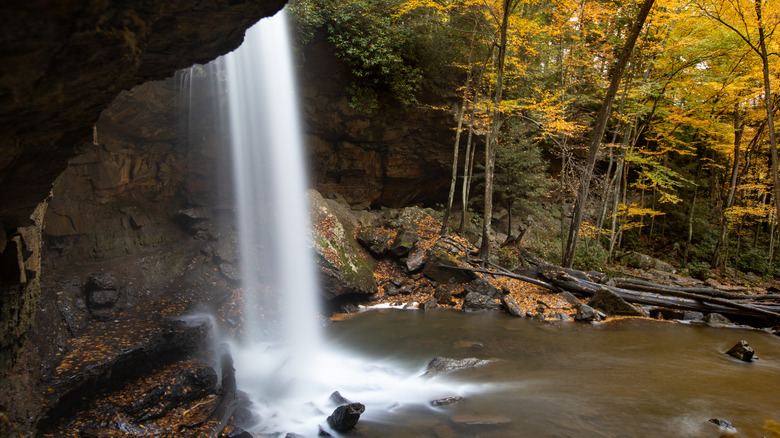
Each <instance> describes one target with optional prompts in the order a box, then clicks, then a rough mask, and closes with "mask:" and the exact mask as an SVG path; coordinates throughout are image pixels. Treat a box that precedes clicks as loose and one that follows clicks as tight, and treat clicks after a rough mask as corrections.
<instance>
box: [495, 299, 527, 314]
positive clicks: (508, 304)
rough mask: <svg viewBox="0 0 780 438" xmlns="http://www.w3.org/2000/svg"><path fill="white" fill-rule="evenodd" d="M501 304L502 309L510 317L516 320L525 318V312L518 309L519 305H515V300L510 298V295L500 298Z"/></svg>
mask: <svg viewBox="0 0 780 438" xmlns="http://www.w3.org/2000/svg"><path fill="white" fill-rule="evenodd" d="M501 304H503V305H504V309H506V311H507V312H508V313H509V314H510V315H512V316H516V317H518V318H523V317H524V316H525V311H524V310H523V309H522V308H521V307H520V305H519V304H518V303H517V300H515V299H514V298H512V296H511V295H508V294H507V295H504V296H502V297H501Z"/></svg>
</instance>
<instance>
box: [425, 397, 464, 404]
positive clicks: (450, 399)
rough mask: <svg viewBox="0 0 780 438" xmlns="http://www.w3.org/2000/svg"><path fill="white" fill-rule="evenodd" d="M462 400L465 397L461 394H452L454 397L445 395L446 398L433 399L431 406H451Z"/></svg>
mask: <svg viewBox="0 0 780 438" xmlns="http://www.w3.org/2000/svg"><path fill="white" fill-rule="evenodd" d="M461 400H463V397H461V396H459V395H455V396H452V397H444V398H440V399H438V400H433V401H432V402H431V406H449V405H454V404H455V403H457V402H459V401H461Z"/></svg>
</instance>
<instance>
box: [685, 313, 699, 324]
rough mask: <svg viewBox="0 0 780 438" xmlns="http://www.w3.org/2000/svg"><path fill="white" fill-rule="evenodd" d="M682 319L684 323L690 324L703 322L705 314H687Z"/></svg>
mask: <svg viewBox="0 0 780 438" xmlns="http://www.w3.org/2000/svg"><path fill="white" fill-rule="evenodd" d="M682 319H683V321H689V322H702V321H703V320H704V314H703V313H701V312H685V313H684V314H683V317H682Z"/></svg>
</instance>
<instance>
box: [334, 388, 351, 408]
mask: <svg viewBox="0 0 780 438" xmlns="http://www.w3.org/2000/svg"><path fill="white" fill-rule="evenodd" d="M328 402H330V404H331V405H333V406H341V405H348V404H350V403H352V402H351V401H349V400H347V399H346V398H344V396H343V395H341V393H340V392H338V391H333V394H331V395H330V397H328Z"/></svg>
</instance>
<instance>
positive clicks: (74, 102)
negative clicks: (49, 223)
mask: <svg viewBox="0 0 780 438" xmlns="http://www.w3.org/2000/svg"><path fill="white" fill-rule="evenodd" d="M284 3H286V2H285V0H263V1H241V0H239V1H225V0H175V1H166V2H156V1H142V0H135V1H127V2H106V1H87V0H80V1H78V0H69V1H59V2H55V3H52V2H49V1H43V0H29V1H14V0H12V1H6V2H3V4H2V6H0V17H3V18H2V26H0V29H1V30H0V47H2V49H0V60H1V61H2V64H3V72H2V74H1V75H0V130H2V132H3V134H4V135H3V136H2V139H0V172H2V173H0V175H2V177H0V221H2V222H3V223H4V224H5V227H6V229H8V228H11V227H16V226H19V225H20V224H23V223H24V224H26V223H29V216H30V214H31V213H32V211H33V210H34V208H35V206H36V205H38V203H39V202H41V200H43V199H44V198H45V197H46V196H47V195H48V193H49V190H50V188H51V183H52V182H53V181H54V178H56V177H57V175H59V174H60V173H61V172H62V170H63V169H64V168H65V165H66V163H67V159H68V158H70V157H71V156H73V151H74V150H73V147H74V145H75V144H76V142H77V140H79V139H81V138H84V137H85V136H87V135H89V132H90V131H91V129H92V125H93V124H94V122H95V121H96V120H97V118H98V115H99V114H100V112H101V111H102V110H103V109H104V108H105V107H106V106H107V105H108V104H109V103H110V102H111V100H112V99H113V98H114V97H115V96H116V95H117V94H118V93H119V91H121V90H125V89H129V88H131V87H133V86H134V85H137V84H139V83H142V82H145V81H148V80H151V79H160V78H163V77H166V76H169V75H171V74H172V73H173V71H175V70H177V69H180V68H183V67H187V66H189V65H192V64H193V63H202V62H206V61H208V60H210V59H213V58H214V57H216V56H219V55H221V54H223V53H226V52H228V51H230V50H232V49H234V48H235V47H237V46H238V45H239V44H240V43H241V41H242V40H243V36H244V29H246V28H247V27H249V26H250V25H252V24H253V23H255V22H257V21H258V20H259V19H260V18H262V17H265V16H269V15H273V14H274V13H275V12H276V11H278V10H279V9H280V8H281V7H282V6H283V5H284ZM19 187H24V188H25V189H24V190H20V189H19Z"/></svg>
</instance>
